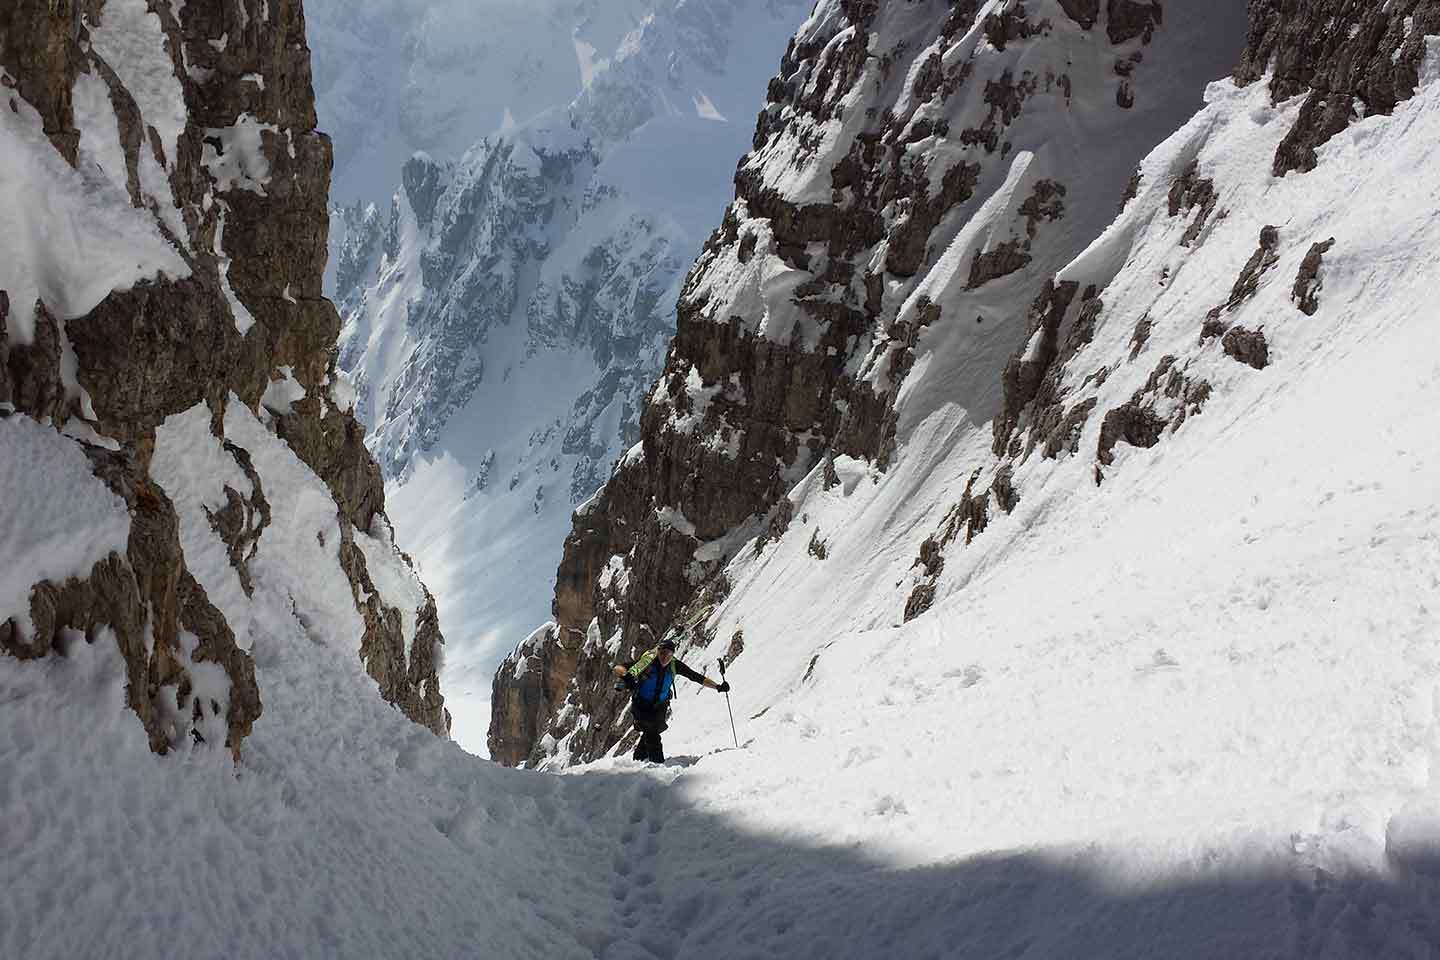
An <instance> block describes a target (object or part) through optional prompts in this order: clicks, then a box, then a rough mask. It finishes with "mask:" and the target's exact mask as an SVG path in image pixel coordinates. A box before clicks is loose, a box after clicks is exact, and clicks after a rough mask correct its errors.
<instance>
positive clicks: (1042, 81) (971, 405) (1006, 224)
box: [491, 2, 1242, 763]
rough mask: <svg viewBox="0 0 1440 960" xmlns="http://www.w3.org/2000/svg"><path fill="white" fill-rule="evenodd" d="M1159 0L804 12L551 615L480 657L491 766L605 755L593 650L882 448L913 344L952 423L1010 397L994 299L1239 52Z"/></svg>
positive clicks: (1066, 247) (647, 617)
mask: <svg viewBox="0 0 1440 960" xmlns="http://www.w3.org/2000/svg"><path fill="white" fill-rule="evenodd" d="M1092 8H1093V9H1092ZM1164 15H1165V11H1163V10H1162V9H1161V7H1160V5H1159V4H1136V3H1127V2H1111V3H1109V4H1107V5H1105V6H1104V7H1103V9H1102V7H1101V6H1100V5H1099V4H1098V3H1097V4H1085V3H1064V4H1062V3H1003V4H998V5H997V4H988V5H987V4H979V3H964V2H961V3H926V4H898V3H897V4H887V3H864V2H836V3H822V4H820V5H819V6H818V7H817V8H816V10H815V12H814V14H813V15H812V16H811V18H810V20H809V21H808V22H807V23H806V24H805V25H804V26H803V27H802V28H801V30H800V32H799V33H798V34H797V35H796V37H795V39H794V41H793V42H792V43H791V45H790V48H789V50H788V51H787V53H786V55H785V57H784V59H783V60H782V62H781V67H780V73H779V75H778V76H776V77H775V78H774V80H772V82H771V84H770V90H769V97H768V103H767V105H766V106H765V109H764V110H763V111H762V113H761V114H760V117H759V120H758V122H757V127H756V131H755V136H754V144H753V150H752V152H751V153H750V154H749V155H748V156H746V157H745V159H744V160H743V161H742V162H741V164H740V169H739V171H738V172H737V175H736V199H735V201H734V203H732V205H731V207H730V209H729V210H728V211H727V213H726V215H725V218H724V222H723V224H722V226H721V227H720V229H719V230H718V231H716V233H715V234H714V236H713V237H712V238H711V240H710V242H709V243H708V244H707V246H706V249H705V251H704V252H703V253H702V255H701V257H700V259H699V261H698V262H697V264H696V265H695V268H694V269H693V270H692V272H691V274H690V276H689V278H688V279H687V281H686V285H685V288H684V291H683V293H682V295H681V298H680V303H679V307H678V334H677V336H676V339H675V341H674V342H673V344H672V348H671V352H670V356H669V358H668V360H667V363H666V370H665V373H664V375H663V376H662V379H661V381H660V383H659V384H657V386H656V388H655V390H654V391H653V393H652V394H651V397H650V402H649V404H648V405H647V407H646V411H645V413H644V416H643V420H642V442H641V444H640V446H639V447H637V448H636V449H635V450H634V451H632V452H631V454H630V455H628V456H627V457H626V458H625V459H624V460H623V461H622V462H621V464H620V466H619V467H618V468H617V470H616V473H615V475H614V476H613V477H612V479H611V481H610V483H609V484H608V485H607V487H606V488H605V490H604V491H603V492H602V493H601V495H600V497H599V498H598V499H597V501H595V502H594V503H593V504H591V505H589V506H588V507H587V509H585V510H583V511H582V512H581V513H580V514H578V515H577V517H576V521H575V527H574V531H573V532H572V534H571V536H570V538H569V540H568V541H567V544H566V553H565V558H564V560H563V561H562V564H561V567H560V571H559V574H558V583H557V589H556V599H555V611H554V612H555V617H556V622H555V624H554V626H553V627H552V628H550V630H549V631H548V633H547V634H546V637H547V639H546V640H545V642H536V641H535V640H533V639H532V641H531V642H530V643H529V644H528V645H527V646H526V647H525V648H522V649H521V650H519V651H517V653H516V655H515V657H514V658H513V660H512V662H510V663H507V664H505V665H504V666H502V667H501V669H500V671H499V672H498V673H497V675H496V681H495V700H494V702H495V704H496V705H497V706H496V709H495V713H494V722H493V724H492V728H491V749H492V752H493V753H494V755H495V756H496V757H497V758H499V759H502V760H504V761H506V762H510V763H516V762H521V761H525V760H529V761H532V762H535V761H540V760H542V759H543V758H544V757H545V756H547V752H548V751H550V750H555V749H560V750H561V752H563V753H565V754H566V755H567V756H571V757H577V758H583V757H591V756H596V755H598V754H599V753H602V752H604V751H605V750H606V749H608V748H609V747H610V746H611V745H612V744H613V743H614V742H615V740H616V739H617V738H618V736H619V733H620V728H619V727H618V726H617V725H616V724H615V722H614V721H615V719H616V717H617V715H618V714H619V712H620V711H621V709H622V708H623V703H622V702H620V700H619V699H618V698H613V697H611V696H610V695H609V693H608V685H607V683H606V682H605V676H604V670H603V666H604V664H605V663H606V662H607V661H608V660H610V659H613V658H616V657H619V656H623V655H628V654H629V653H630V652H631V651H632V649H633V646H634V643H635V638H636V636H637V631H638V629H639V627H640V626H641V625H642V624H643V625H646V626H649V627H651V628H653V629H657V630H659V631H664V630H665V629H666V628H668V627H670V626H671V625H672V624H674V623H675V622H676V619H677V617H678V616H680V615H681V611H682V608H684V607H685V606H686V604H687V603H690V604H692V606H694V608H695V610H694V613H692V612H691V611H686V613H685V615H684V619H685V620H687V621H688V620H689V619H691V618H692V616H694V615H698V614H699V613H701V612H703V611H704V610H705V609H706V608H707V607H708V606H710V604H711V603H712V601H714V600H715V599H718V594H723V592H724V589H723V581H721V582H720V583H721V586H720V587H719V589H718V590H717V588H716V587H715V586H714V585H713V582H712V581H711V578H712V577H713V576H714V574H716V573H717V572H718V571H719V570H720V569H722V568H723V567H724V566H725V565H726V563H727V562H729V561H730V560H731V558H732V557H734V556H735V555H736V553H737V551H739V550H741V549H742V548H747V549H750V550H755V551H760V550H763V549H764V548H765V545H766V543H768V542H770V541H772V540H774V539H776V538H779V537H781V536H783V535H784V534H785V531H786V529H787V527H788V526H789V524H790V523H791V521H792V519H793V518H792V516H791V509H790V507H791V500H790V498H789V497H788V496H787V493H788V492H789V491H790V490H791V489H792V488H793V487H795V485H796V484H797V483H799V482H800V481H801V480H802V479H803V478H805V477H806V476H807V475H809V474H810V473H811V472H812V471H819V474H820V475H821V476H822V477H823V478H825V479H824V482H825V483H826V484H827V485H837V484H839V483H840V478H839V476H838V474H837V471H836V469H835V466H834V464H835V463H836V462H837V461H847V462H848V461H851V460H860V461H864V462H868V463H871V464H874V465H875V467H877V468H879V469H881V470H884V469H885V468H886V467H887V466H888V465H889V464H890V463H891V462H892V461H893V459H894V458H895V457H896V456H897V455H898V451H897V427H899V426H901V424H902V415H903V411H902V410H901V408H900V406H899V405H898V404H897V400H898V399H899V398H900V397H901V396H902V395H904V394H905V393H906V392H907V391H910V390H912V387H911V386H910V384H909V378H910V375H911V372H912V368H913V366H914V364H915V362H916V356H917V353H916V348H917V344H918V343H920V341H921V339H922V338H927V339H933V338H935V337H942V338H945V339H946V340H948V341H950V342H952V343H954V342H956V341H960V342H962V343H964V344H966V346H965V348H964V352H965V353H966V354H967V358H966V360H965V361H964V363H965V369H964V370H962V371H955V372H951V373H948V374H937V373H935V372H934V371H931V373H932V377H944V378H946V379H947V380H948V381H949V382H948V386H949V388H950V389H951V390H952V391H953V393H952V397H953V399H954V400H955V401H956V402H958V403H960V404H961V405H962V406H964V407H965V408H966V410H967V413H968V417H969V418H970V419H971V420H973V421H975V422H981V423H983V422H986V421H988V420H989V419H990V418H991V417H992V416H995V415H997V414H1002V413H1003V411H1004V409H1005V406H1006V404H1007V403H1009V404H1012V405H1013V404H1014V403H1015V402H1016V400H1015V399H1014V398H1013V397H1012V398H1011V399H1010V400H1008V401H1007V400H1006V399H1005V397H1004V395H1003V394H1004V389H1003V388H1002V373H1003V368H1004V365H1005V360H1004V359H1003V358H1004V357H1008V356H1009V355H1011V354H1013V353H1015V352H1016V351H1017V350H1018V349H1020V348H1021V347H1022V346H1023V334H1022V332H1021V329H1022V323H1017V322H1016V320H1017V319H1018V317H1017V314H1020V315H1021V316H1023V312H1022V311H1019V310H1017V308H1016V305H1017V303H1018V302H1020V301H1021V299H1022V298H1023V299H1024V302H1027V303H1028V302H1029V300H1031V299H1033V298H1034V296H1035V294H1034V292H1031V293H1029V294H1028V295H1027V294H1026V292H1025V291H1027V290H1029V291H1038V290H1039V288H1040V287H1041V286H1042V283H1043V281H1044V279H1045V278H1047V277H1049V276H1052V275H1053V274H1054V273H1055V272H1056V271H1057V270H1059V269H1060V267H1062V266H1063V265H1064V264H1065V263H1066V262H1067V261H1068V260H1069V259H1070V258H1071V257H1073V256H1074V255H1075V254H1076V253H1078V252H1079V251H1080V249H1082V248H1083V246H1084V245H1085V244H1086V243H1088V242H1089V240H1090V239H1092V238H1093V237H1094V236H1096V235H1098V233H1099V232H1100V231H1101V229H1103V227H1104V225H1105V224H1107V223H1108V222H1109V221H1110V220H1111V219H1112V218H1113V216H1114V211H1115V209H1116V206H1117V205H1118V204H1119V203H1120V201H1121V197H1122V194H1123V192H1124V190H1125V184H1126V182H1127V180H1128V179H1129V178H1130V176H1131V174H1132V172H1133V170H1134V168H1135V165H1136V164H1137V163H1138V162H1139V160H1140V159H1141V158H1142V157H1143V156H1144V154H1145V152H1146V151H1147V150H1148V149H1149V148H1150V147H1151V146H1153V145H1154V144H1155V143H1156V142H1158V141H1159V139H1161V138H1162V137H1163V136H1165V135H1166V134H1167V133H1169V132H1170V131H1171V130H1173V129H1174V128H1175V126H1177V125H1178V124H1179V123H1180V122H1181V121H1183V119H1184V118H1185V117H1186V116H1188V114H1189V112H1190V111H1192V110H1193V108H1194V106H1196V105H1197V104H1198V96H1199V92H1200V90H1201V89H1203V85H1204V83H1205V81H1206V79H1207V77H1208V76H1209V75H1217V74H1219V73H1221V72H1224V71H1225V70H1228V69H1229V67H1230V65H1231V64H1232V63H1233V62H1234V57H1235V55H1236V53H1237V52H1238V48H1239V37H1238V35H1237V34H1238V29H1237V27H1238V25H1239V24H1240V23H1241V22H1242V21H1241V12H1240V11H1239V10H1238V5H1237V4H1230V5H1228V7H1226V8H1225V9H1222V10H1221V11H1220V12H1219V13H1218V14H1217V15H1216V16H1215V17H1214V18H1213V23H1211V24H1209V25H1207V24H1203V23H1199V22H1198V21H1197V20H1196V18H1195V17H1194V16H1193V14H1192V15H1188V16H1187V15H1185V14H1182V15H1180V16H1178V17H1175V18H1172V19H1173V21H1174V22H1172V23H1166V22H1165V20H1164ZM1227 28H1228V29H1229V30H1230V31H1231V34H1232V39H1231V40H1230V41H1229V42H1228V43H1227V42H1225V41H1223V40H1222V41H1220V42H1216V41H1215V39H1214V38H1215V37H1216V36H1217V35H1219V36H1222V37H1223V35H1224V31H1225V30H1226V29H1227ZM1197 38H1198V39H1201V40H1208V41H1209V42H1208V43H1207V44H1205V45H1203V46H1202V47H1201V48H1200V50H1201V52H1200V53H1198V54H1195V53H1188V52H1187V51H1186V45H1187V44H1191V45H1193V44H1194V43H1195V41H1196V40H1197ZM1227 46H1228V47H1229V48H1228V49H1226V48H1227ZM1066 293H1070V292H1069V291H1068V290H1067V291H1062V292H1061V293H1060V294H1059V297H1060V298H1061V299H1064V298H1065V295H1066ZM1091 294H1092V296H1093V291H1092V292H1091ZM1071 295H1072V296H1073V293H1072V294H1071ZM1075 304H1076V306H1077V307H1078V306H1079V304H1080V300H1079V299H1078V298H1076V299H1075ZM1068 306H1069V300H1068V299H1067V300H1066V302H1065V303H1064V304H1063V305H1057V307H1056V310H1058V311H1059V312H1063V311H1064V309H1066V308H1068ZM1052 312H1054V311H1052ZM1027 377H1028V379H1036V373H1035V371H1034V370H1030V371H1029V372H1028V373H1027V374H1026V375H1025V376H1019V375H1018V374H1017V378H1018V379H1019V380H1026V381H1027V382H1028V380H1027ZM931 382H932V383H933V382H934V380H933V379H932V380H931ZM1037 383H1038V380H1037ZM1016 389H1021V390H1023V389H1024V387H1023V385H1022V384H1018V383H1017V387H1016ZM1013 392H1014V391H1013V390H1012V393H1013ZM1023 405H1024V404H1023V403H1022V404H1021V406H1023ZM1002 498H1003V497H1002ZM975 509H978V508H975ZM821 550H822V552H823V544H822V545H821ZM707 583H712V586H711V587H708V588H706V590H705V591H704V592H703V593H701V594H699V595H698V596H697V591H699V590H700V589H701V587H702V586H704V585H705V584H707ZM712 594H716V595H717V596H712ZM567 738H568V739H567ZM561 742H563V743H564V744H565V745H564V747H563V748H557V747H556V746H555V745H556V744H558V743H561Z"/></svg>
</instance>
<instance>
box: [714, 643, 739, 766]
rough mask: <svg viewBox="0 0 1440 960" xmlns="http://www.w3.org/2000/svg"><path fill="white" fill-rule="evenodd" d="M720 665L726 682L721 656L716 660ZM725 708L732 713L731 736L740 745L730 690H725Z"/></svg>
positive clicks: (721, 679)
mask: <svg viewBox="0 0 1440 960" xmlns="http://www.w3.org/2000/svg"><path fill="white" fill-rule="evenodd" d="M715 662H716V663H718V664H719V665H720V682H721V683H725V682H726V680H725V658H724V657H721V658H720V659H719V660H716V661H715ZM725 710H726V711H727V712H728V713H729V714H730V736H732V737H734V738H735V746H737V747H738V746H740V736H739V735H738V734H737V733H736V732H735V711H734V710H731V709H730V691H729V690H726V691H725Z"/></svg>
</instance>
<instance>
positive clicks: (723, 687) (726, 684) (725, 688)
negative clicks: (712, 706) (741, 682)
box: [715, 680, 730, 693]
mask: <svg viewBox="0 0 1440 960" xmlns="http://www.w3.org/2000/svg"><path fill="white" fill-rule="evenodd" d="M715 692H716V693H729V692H730V681H729V680H725V681H723V682H722V683H721V684H720V686H718V687H716V688H715Z"/></svg>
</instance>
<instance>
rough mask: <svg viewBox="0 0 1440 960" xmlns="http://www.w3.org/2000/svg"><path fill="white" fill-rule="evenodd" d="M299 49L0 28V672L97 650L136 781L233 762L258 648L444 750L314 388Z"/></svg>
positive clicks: (372, 472)
mask: <svg viewBox="0 0 1440 960" xmlns="http://www.w3.org/2000/svg"><path fill="white" fill-rule="evenodd" d="M304 41H305V25H304V17H303V14H302V12H301V9H300V7H299V5H298V3H291V2H286V0H273V2H265V0H245V2H238V3H226V4H190V5H188V6H187V5H174V6H173V7H172V6H170V5H163V4H147V3H145V2H143V0H108V2H96V3H90V4H86V5H84V7H83V9H82V8H81V7H80V6H78V5H76V4H73V3H68V2H53V0H45V2H39V0H36V2H29V0H22V2H18V3H11V4H9V5H7V7H6V9H5V11H4V12H3V13H0V81H3V83H0V222H3V223H4V224H5V225H6V227H5V230H4V237H3V239H0V463H3V465H4V467H3V474H4V477H5V482H4V484H3V486H4V493H3V495H0V555H3V557H4V567H5V573H4V574H3V576H0V674H4V675H5V677H6V680H5V681H4V682H6V683H8V682H10V679H11V678H12V677H13V676H17V675H19V672H23V671H24V670H25V669H26V668H24V667H22V665H21V664H22V662H23V661H37V662H38V666H37V667H36V669H37V670H38V671H39V672H38V673H36V672H34V671H32V672H30V673H26V674H25V675H26V676H32V677H35V676H42V677H43V676H44V675H46V674H47V673H48V672H49V671H52V670H53V671H54V672H56V673H60V672H63V670H62V669H61V668H58V667H52V666H49V664H50V663H51V662H53V661H54V660H55V659H57V658H63V657H65V656H69V655H71V654H73V653H75V652H76V651H77V650H78V649H79V648H80V647H82V646H84V645H87V644H89V645H92V646H95V647H100V648H104V650H105V651H106V654H98V653H97V654H95V656H97V657H100V658H101V659H104V660H105V661H106V662H107V663H110V662H112V661H114V662H119V663H120V664H121V665H122V668H123V669H122V675H123V679H124V684H123V699H124V704H125V705H126V706H128V707H129V709H130V710H131V711H132V712H133V714H134V718H125V720H124V722H125V723H128V724H131V725H132V727H133V730H132V731H131V732H132V733H133V734H134V736H135V737H138V738H139V739H140V740H141V741H142V742H144V743H145V744H146V745H147V746H148V747H149V749H151V750H153V751H154V752H155V753H157V754H167V753H171V752H174V751H177V750H178V751H181V752H191V751H192V750H193V752H195V753H197V754H202V753H208V752H211V751H213V752H215V753H216V754H217V755H219V754H225V755H226V756H228V757H233V758H238V757H240V756H241V755H242V752H243V744H244V739H245V738H246V737H247V736H248V735H249V734H250V733H251V731H252V730H253V728H254V725H255V723H256V722H257V720H259V718H260V717H261V716H262V713H263V710H264V703H265V691H264V690H263V689H262V688H261V687H260V686H259V685H257V682H256V676H255V669H256V658H255V654H254V651H255V648H256V646H257V644H263V643H265V642H268V641H269V640H271V639H273V638H274V637H276V636H278V635H284V636H290V637H293V636H307V637H309V638H310V639H311V640H312V641H313V642H316V643H325V644H330V645H333V646H334V647H335V648H336V649H337V650H342V651H344V652H345V653H346V654H348V655H349V656H350V657H351V658H353V659H355V660H357V662H358V661H360V660H363V661H364V664H365V667H366V669H367V670H368V672H369V674H370V676H371V677H372V678H373V679H374V681H375V684H376V685H378V687H379V692H380V694H381V696H383V697H384V699H386V700H388V701H390V702H391V703H392V704H394V705H395V706H397V707H399V708H400V709H402V710H403V711H404V712H405V714H406V715H407V716H409V717H410V718H411V719H413V720H415V721H416V722H418V723H421V724H424V725H425V726H427V727H429V728H431V730H433V731H434V732H436V733H439V734H441V735H444V734H445V732H446V729H447V719H446V714H445V710H444V704H443V699H442V698H441V696H440V692H439V687H438V681H437V676H436V674H437V669H438V660H439V653H438V647H439V644H440V643H441V640H440V634H439V631H438V624H437V623H436V618H435V611H434V602H433V600H432V599H431V598H430V596H429V595H428V594H427V593H426V592H425V589H424V587H423V586H421V585H420V584H419V582H418V581H417V580H416V579H415V576H414V573H413V572H412V570H411V569H410V566H409V564H408V562H407V561H406V560H405V559H404V557H403V555H402V554H400V553H399V552H398V551H397V550H396V549H395V548H394V547H393V545H392V543H391V538H390V533H389V529H388V521H387V520H386V518H385V514H384V492H383V488H382V486H381V482H380V474H379V470H378V469H377V468H376V466H375V463H374V461H373V460H371V459H370V456H369V454H368V453H367V452H366V451H365V447H364V445H363V442H362V437H363V430H362V428H361V427H360V425H359V424H358V423H357V422H356V420H355V419H354V417H353V415H352V414H351V413H350V412H349V407H350V402H349V401H350V397H348V396H347V389H346V386H345V385H344V384H343V383H342V382H341V381H339V379H338V377H337V374H336V370H335V364H334V357H335V337H336V334H337V333H338V331H339V318H338V316H337V315H336V313H335V309H334V307H333V306H332V305H331V304H330V302H329V301H327V300H325V299H323V298H322V296H321V291H320V286H321V274H322V271H323V267H324V260H325V244H326V223H327V213H326V207H325V194H326V190H327V187H328V182H329V165H330V151H329V142H328V140H327V139H326V138H325V137H324V135H323V134H320V133H318V132H317V131H316V130H315V114H314V104H313V98H312V96H311V91H310V74H309V51H308V50H307V48H306V47H305V42H304ZM37 697H38V699H35V700H32V697H31V694H30V693H29V692H28V691H27V690H22V691H21V692H19V693H17V694H16V695H15V697H12V698H10V701H9V702H16V703H18V704H19V706H17V707H16V708H15V709H17V710H19V711H21V712H25V711H26V709H27V707H26V705H27V704H30V703H32V702H40V701H46V700H47V699H48V695H47V694H45V693H44V692H43V691H42V692H41V693H40V694H38V695H37ZM107 706H111V707H116V708H117V709H118V706H119V705H118V703H117V704H107ZM135 719H138V721H139V723H138V724H137V723H135ZM47 720H48V718H46V717H44V716H43V713H41V714H35V715H34V720H33V723H35V724H37V725H42V726H43V724H44V723H45V722H47ZM116 722H120V721H119V720H117V721H116ZM14 746H15V752H13V753H11V754H10V755H9V756H7V758H6V759H7V761H8V763H7V769H6V770H5V772H4V777H3V779H5V781H6V782H7V785H11V784H13V782H14V777H13V776H12V773H13V772H16V771H18V770H19V769H21V768H22V767H23V766H24V764H25V763H26V762H28V761H27V751H28V750H30V748H31V747H33V746H34V743H33V742H32V741H31V740H29V739H23V738H22V740H20V741H18V742H15V743H14ZM226 747H228V753H226V751H225V750H224V748H226ZM10 764H14V766H13V767H12V766H10ZM26 835H27V831H26V830H25V829H23V828H22V829H21V831H20V833H19V834H17V835H16V836H17V838H18V837H24V836H26ZM7 861H8V862H12V863H13V862H14V861H13V858H10V857H9V855H8V854H7ZM7 879H8V878H7ZM8 885H9V884H8V883H7V886H8ZM22 954H23V951H22Z"/></svg>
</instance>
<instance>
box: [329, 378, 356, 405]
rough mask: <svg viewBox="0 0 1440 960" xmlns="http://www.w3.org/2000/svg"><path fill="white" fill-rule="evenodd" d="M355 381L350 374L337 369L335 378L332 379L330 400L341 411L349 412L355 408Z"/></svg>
mask: <svg viewBox="0 0 1440 960" xmlns="http://www.w3.org/2000/svg"><path fill="white" fill-rule="evenodd" d="M355 393H356V391H355V383H354V381H352V380H351V379H350V378H349V377H348V376H346V375H345V374H343V373H341V372H340V371H338V370H337V371H335V378H334V379H333V380H331V381H330V400H331V401H332V402H333V403H334V404H335V408H336V409H337V410H339V411H340V412H341V413H349V412H350V411H351V410H354V409H355Z"/></svg>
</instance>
